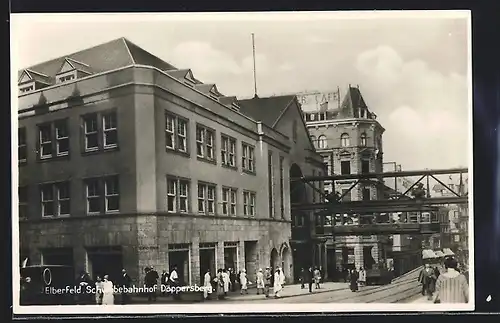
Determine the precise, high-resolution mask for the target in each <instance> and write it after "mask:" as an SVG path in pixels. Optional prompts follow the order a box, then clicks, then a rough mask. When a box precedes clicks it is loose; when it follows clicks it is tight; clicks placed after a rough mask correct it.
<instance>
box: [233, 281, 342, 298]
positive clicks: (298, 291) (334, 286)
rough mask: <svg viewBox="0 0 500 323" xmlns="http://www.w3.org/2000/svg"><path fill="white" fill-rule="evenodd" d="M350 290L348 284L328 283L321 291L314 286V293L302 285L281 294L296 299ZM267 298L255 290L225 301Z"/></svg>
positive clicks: (322, 285)
mask: <svg viewBox="0 0 500 323" xmlns="http://www.w3.org/2000/svg"><path fill="white" fill-rule="evenodd" d="M343 289H348V286H347V283H337V282H326V283H322V284H321V288H320V289H315V288H314V286H313V291H312V293H309V287H308V285H306V286H305V288H304V289H302V288H301V287H300V284H294V285H285V286H283V290H282V291H281V293H280V296H281V297H280V298H288V297H296V296H302V295H308V294H319V293H327V292H332V291H337V290H343ZM269 296H270V297H272V298H274V293H273V289H272V288H271V289H270V290H269ZM264 299H266V297H265V296H264V295H262V294H261V295H257V290H256V289H255V288H252V289H249V291H248V294H243V295H241V294H239V293H236V292H235V293H230V294H229V295H228V296H227V297H226V299H225V300H228V301H247V300H249V301H250V300H264Z"/></svg>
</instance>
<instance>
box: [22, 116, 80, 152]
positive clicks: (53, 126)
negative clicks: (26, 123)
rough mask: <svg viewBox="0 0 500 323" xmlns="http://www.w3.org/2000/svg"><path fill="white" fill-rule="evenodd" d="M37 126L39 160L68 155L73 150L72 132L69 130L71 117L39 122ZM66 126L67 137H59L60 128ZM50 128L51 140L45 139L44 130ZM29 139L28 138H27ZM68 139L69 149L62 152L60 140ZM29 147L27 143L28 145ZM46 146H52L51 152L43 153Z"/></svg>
mask: <svg viewBox="0 0 500 323" xmlns="http://www.w3.org/2000/svg"><path fill="white" fill-rule="evenodd" d="M36 128H37V140H38V143H37V160H38V161H48V160H53V159H57V158H63V157H68V156H69V155H70V151H71V134H70V131H69V118H62V119H56V120H52V121H49V122H44V123H39V124H37V125H36ZM60 128H64V130H65V131H66V136H65V137H59V134H58V130H59V129H60ZM43 129H45V130H48V135H49V138H47V139H49V140H46V141H43V139H44V138H43V136H42V131H43ZM26 139H27V138H26ZM63 140H66V141H67V146H68V150H67V151H62V152H60V151H59V150H60V148H59V147H60V142H61V141H63ZM26 147H27V145H26ZM44 147H50V154H45V155H44V154H43V149H44Z"/></svg>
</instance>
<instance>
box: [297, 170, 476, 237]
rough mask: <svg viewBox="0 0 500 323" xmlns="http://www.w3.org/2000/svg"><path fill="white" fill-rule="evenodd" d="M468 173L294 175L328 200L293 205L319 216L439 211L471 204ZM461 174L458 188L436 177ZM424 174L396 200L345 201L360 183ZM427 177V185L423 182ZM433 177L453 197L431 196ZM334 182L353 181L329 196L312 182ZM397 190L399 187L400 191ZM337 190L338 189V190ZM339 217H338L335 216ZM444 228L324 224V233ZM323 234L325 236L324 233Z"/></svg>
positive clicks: (431, 225) (434, 227)
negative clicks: (447, 206) (340, 192)
mask: <svg viewBox="0 0 500 323" xmlns="http://www.w3.org/2000/svg"><path fill="white" fill-rule="evenodd" d="M467 173H468V169H467V168H454V169H435V170H420V171H401V172H384V173H365V174H349V175H331V176H330V175H326V176H306V177H302V178H292V179H291V181H292V182H302V183H305V184H308V185H309V186H311V187H312V188H313V189H314V190H316V191H318V192H319V193H320V194H322V195H323V196H324V200H325V201H324V202H319V203H306V204H297V203H294V204H292V205H291V207H292V211H319V212H316V215H319V216H327V215H335V214H352V215H354V214H356V215H363V214H380V213H398V212H403V213H405V212H436V211H438V209H439V206H445V205H449V204H467V203H468V192H466V191H465V190H464V189H463V188H464V185H463V181H464V179H463V175H464V174H467ZM452 174H459V175H460V185H458V190H455V189H453V188H451V187H450V186H449V185H446V184H445V183H443V182H442V181H441V180H440V179H438V178H436V176H437V175H452ZM412 176H420V178H419V179H418V180H417V181H415V182H414V183H413V184H412V185H411V186H410V187H409V188H407V189H406V190H405V192H403V193H397V194H395V195H394V196H393V199H385V200H371V201H343V198H344V196H346V195H347V194H349V192H350V191H351V190H352V189H353V188H354V187H356V186H357V185H358V184H366V183H367V182H368V183H371V184H374V185H384V186H385V183H384V182H383V179H384V178H398V177H405V178H406V177H412ZM424 179H426V188H424V184H423V183H422V181H423V180H424ZM431 179H433V180H435V181H436V182H437V183H439V184H440V185H441V186H442V187H443V188H444V189H446V190H448V191H449V192H451V194H450V195H451V196H447V197H431V194H430V180H431ZM318 181H331V182H332V184H333V187H334V188H335V183H336V182H342V183H343V184H346V183H350V184H351V186H350V187H349V189H347V190H345V191H344V192H343V194H342V195H340V194H338V193H334V194H331V195H328V196H327V195H325V193H324V192H321V191H320V190H319V189H318V188H317V187H315V186H314V185H312V184H311V183H312V182H318ZM396 191H397V190H396ZM334 192H335V189H334ZM333 218H334V219H335V216H334V217H333ZM439 230H440V228H439V223H397V224H394V223H373V224H369V225H366V224H359V225H341V226H338V225H335V223H333V225H332V226H323V228H322V230H321V231H323V233H322V235H333V234H335V235H336V236H342V235H375V234H388V235H389V234H405V233H420V234H426V233H438V232H439ZM320 236H321V235H320Z"/></svg>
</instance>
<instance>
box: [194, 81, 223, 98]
mask: <svg viewBox="0 0 500 323" xmlns="http://www.w3.org/2000/svg"><path fill="white" fill-rule="evenodd" d="M195 88H196V89H197V90H198V91H200V92H202V93H205V94H210V93H211V94H213V95H215V96H221V95H222V94H221V93H220V92H219V90H217V86H216V85H215V84H196V85H195Z"/></svg>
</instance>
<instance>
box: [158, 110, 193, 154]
mask: <svg viewBox="0 0 500 323" xmlns="http://www.w3.org/2000/svg"><path fill="white" fill-rule="evenodd" d="M164 118H165V119H164V121H165V124H164V133H165V135H164V139H165V149H166V151H167V152H169V151H170V152H176V153H180V154H184V155H189V119H188V118H185V117H182V116H180V115H177V114H175V113H172V112H170V111H165V117H164ZM169 119H171V120H172V129H171V130H169V129H168V127H167V125H168V124H169V122H168V120H169ZM180 129H183V131H182V132H183V133H181V131H180ZM167 136H171V141H172V145H171V146H168V145H167V142H168V140H167ZM181 142H182V143H183V145H182V147H181V144H180V143H181Z"/></svg>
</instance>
